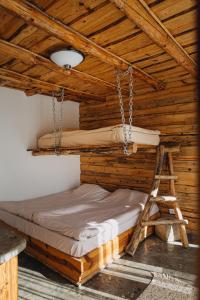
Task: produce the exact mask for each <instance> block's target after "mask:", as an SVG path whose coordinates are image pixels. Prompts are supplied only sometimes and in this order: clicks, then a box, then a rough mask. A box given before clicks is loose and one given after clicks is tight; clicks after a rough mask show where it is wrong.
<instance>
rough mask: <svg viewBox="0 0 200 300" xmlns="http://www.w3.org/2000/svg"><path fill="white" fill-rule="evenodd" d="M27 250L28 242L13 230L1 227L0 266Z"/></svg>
mask: <svg viewBox="0 0 200 300" xmlns="http://www.w3.org/2000/svg"><path fill="white" fill-rule="evenodd" d="M25 248H26V240H25V239H23V238H22V237H21V236H19V235H18V234H16V233H15V232H14V231H12V230H11V229H8V228H6V227H4V226H0V264H3V263H6V262H7V261H8V260H10V259H11V258H13V257H14V256H17V255H18V254H19V253H20V252H22V251H23V250H24V249H25Z"/></svg>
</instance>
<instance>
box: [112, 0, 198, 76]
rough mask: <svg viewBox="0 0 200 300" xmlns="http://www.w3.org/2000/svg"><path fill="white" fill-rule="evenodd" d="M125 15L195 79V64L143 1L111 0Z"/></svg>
mask: <svg viewBox="0 0 200 300" xmlns="http://www.w3.org/2000/svg"><path fill="white" fill-rule="evenodd" d="M111 1H112V2H114V3H115V4H116V6H117V7H118V8H119V9H120V10H121V11H122V12H124V13H125V15H126V16H127V17H128V18H129V19H130V20H131V21H133V22H134V23H135V24H136V25H137V26H138V27H139V28H141V29H142V30H143V31H144V32H145V33H146V34H147V35H148V36H149V37H150V38H151V39H152V40H153V41H154V42H155V43H156V44H157V45H158V46H160V47H161V48H162V49H163V50H164V51H165V52H167V53H168V54H169V55H170V56H171V57H173V58H174V59H175V60H176V61H177V63H178V64H179V65H181V66H182V67H183V68H184V69H186V70H187V71H188V72H189V73H190V74H191V75H192V76H194V77H196V75H197V72H196V69H197V67H196V63H195V61H194V60H193V59H192V58H191V57H190V55H189V54H188V53H187V52H186V51H185V49H184V48H183V47H182V46H181V45H180V44H179V43H178V42H177V41H176V39H175V38H174V37H173V36H172V34H171V33H170V32H169V30H168V29H167V28H166V27H165V26H164V24H163V23H162V22H161V21H160V19H159V18H158V17H157V16H156V15H155V14H154V13H153V11H152V10H151V9H150V8H149V6H148V5H147V4H146V2H145V1H144V0H111Z"/></svg>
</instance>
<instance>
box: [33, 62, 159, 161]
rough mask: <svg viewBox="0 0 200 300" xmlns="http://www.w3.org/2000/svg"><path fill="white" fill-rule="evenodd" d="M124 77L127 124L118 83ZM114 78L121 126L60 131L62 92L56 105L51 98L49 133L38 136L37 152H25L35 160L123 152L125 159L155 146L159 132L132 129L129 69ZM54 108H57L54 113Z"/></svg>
mask: <svg viewBox="0 0 200 300" xmlns="http://www.w3.org/2000/svg"><path fill="white" fill-rule="evenodd" d="M124 76H128V78H129V122H128V123H129V124H126V120H125V110H124V101H123V95H122V89H121V79H122V78H123V77H124ZM116 78H117V92H118V97H119V104H120V113H121V120H122V123H121V124H119V125H115V126H109V127H104V128H98V129H94V130H72V129H63V126H62V123H63V100H64V90H62V91H61V93H60V95H57V96H58V97H59V99H60V101H59V102H56V101H55V94H54V93H53V94H52V111H53V128H54V130H53V133H49V134H45V135H43V136H41V137H40V138H39V139H38V141H37V148H36V149H28V151H32V154H33V155H35V156H37V155H50V154H53V155H54V154H56V155H69V154H80V153H88V152H91V153H92V152H93V153H101V154H102V153H105V154H108V153H113V152H115V151H123V152H124V154H125V155H131V154H132V153H135V152H137V148H138V145H140V147H141V146H142V147H144V146H145V145H147V146H157V145H158V144H159V142H160V138H159V135H160V131H158V130H148V129H144V128H140V127H136V126H132V115H133V95H134V91H133V69H132V67H129V68H128V70H127V71H126V72H122V71H120V70H117V74H116ZM56 105H57V106H58V107H57V109H56ZM59 106H60V107H59Z"/></svg>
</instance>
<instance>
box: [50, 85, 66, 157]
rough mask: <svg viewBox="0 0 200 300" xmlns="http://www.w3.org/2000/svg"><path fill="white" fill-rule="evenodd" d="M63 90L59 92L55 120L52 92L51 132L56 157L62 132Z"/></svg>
mask: <svg viewBox="0 0 200 300" xmlns="http://www.w3.org/2000/svg"><path fill="white" fill-rule="evenodd" d="M64 96H65V94H64V89H62V90H61V94H60V98H61V102H60V105H59V107H58V108H57V110H59V108H60V110H59V112H58V113H59V116H58V118H57V111H56V98H55V93H54V92H52V112H53V132H54V151H55V154H56V155H59V154H60V148H61V141H62V130H63V101H64Z"/></svg>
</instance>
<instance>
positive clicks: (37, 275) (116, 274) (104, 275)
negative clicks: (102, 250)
mask: <svg viewBox="0 0 200 300" xmlns="http://www.w3.org/2000/svg"><path fill="white" fill-rule="evenodd" d="M190 242H191V241H190ZM191 243H192V244H193V247H189V248H188V249H184V248H182V247H181V246H180V245H173V244H166V243H164V242H162V241H160V240H159V239H158V238H157V237H155V236H151V237H149V238H148V239H146V240H145V241H144V242H143V243H142V244H141V245H140V247H139V248H138V250H137V252H136V255H135V256H134V257H130V256H124V257H122V258H121V259H119V260H117V261H116V262H114V263H113V264H111V265H110V266H109V267H107V268H106V269H104V270H103V271H102V272H100V273H99V274H98V275H96V276H95V277H94V278H93V279H91V280H89V281H88V282H87V283H86V284H84V285H83V286H82V287H81V288H77V287H75V286H73V285H72V284H71V283H69V282H68V281H67V280H66V279H64V278H62V277H61V276H59V275H58V274H57V273H55V272H53V271H51V270H50V269H48V268H47V267H45V266H44V265H42V264H41V263H39V262H38V261H36V260H35V259H33V258H30V257H28V256H27V255H25V254H24V253H23V254H22V255H20V257H19V265H20V272H19V287H20V291H19V295H20V298H19V300H24V299H26V300H29V299H31V300H42V299H45V300H53V299H59V300H64V299H68V298H69V299H70V300H71V299H80V295H81V297H82V298H81V299H84V300H85V299H86V300H87V299H88V300H89V299H102V300H105V299H115V300H120V299H130V300H135V299H137V298H138V296H139V295H140V294H141V293H142V292H143V291H144V289H145V288H146V287H147V286H148V284H149V283H150V281H151V278H152V272H163V271H164V272H165V273H168V274H175V275H176V277H178V278H182V279H184V278H185V279H187V280H190V281H194V280H195V277H196V275H195V274H196V257H197V252H198V250H199V249H197V248H196V247H195V246H194V244H195V242H191ZM147 254H148V255H147ZM166 257H167V259H166ZM175 271H176V273H175ZM38 282H40V284H39V285H38ZM39 286H40V288H39ZM40 289H41V290H40ZM51 290H52V292H51ZM30 293H32V295H31V296H30ZM53 297H54V298H53ZM66 297H67V298H66Z"/></svg>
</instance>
